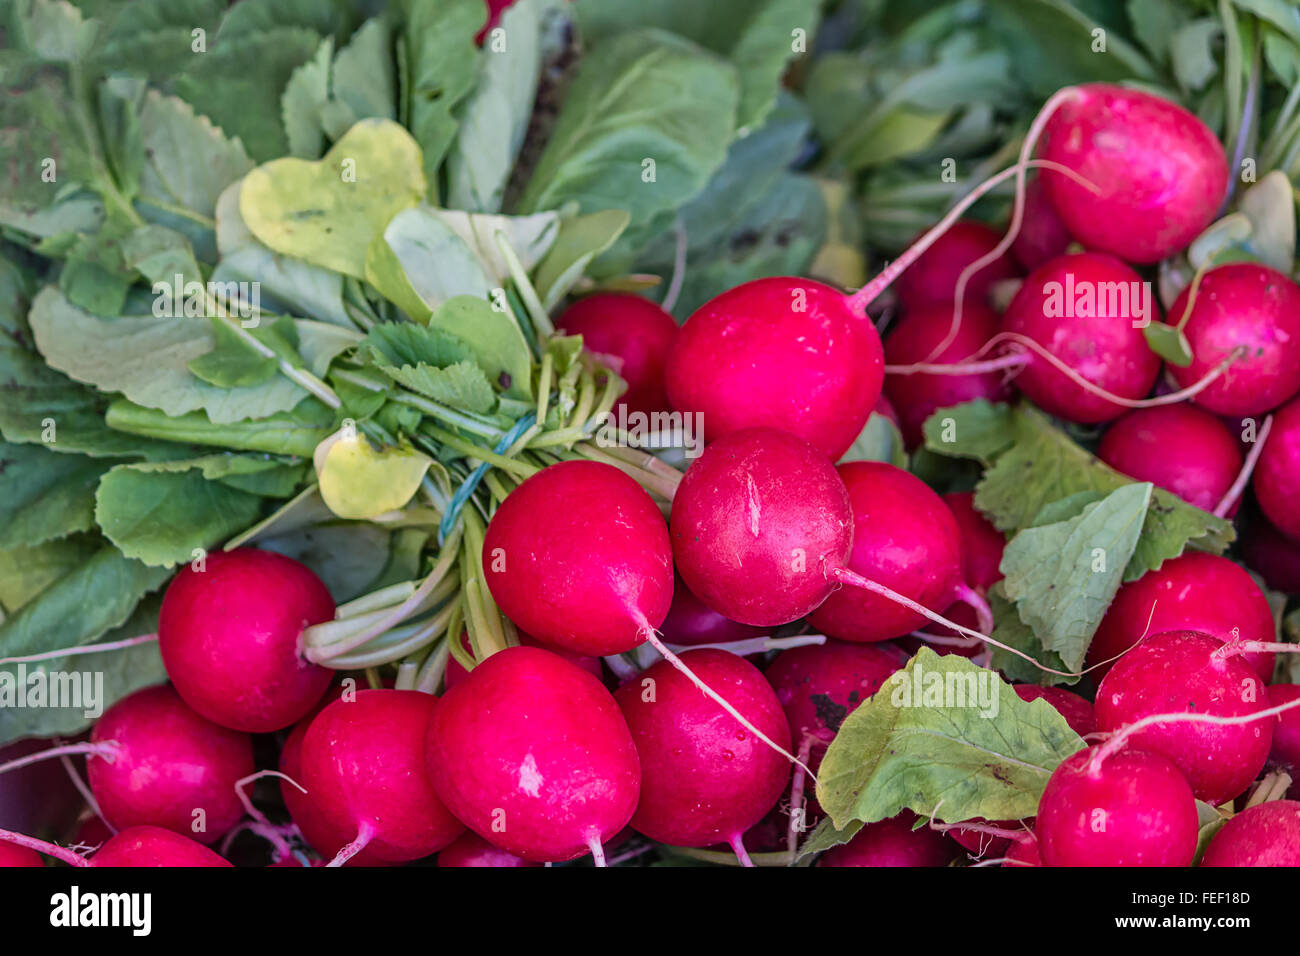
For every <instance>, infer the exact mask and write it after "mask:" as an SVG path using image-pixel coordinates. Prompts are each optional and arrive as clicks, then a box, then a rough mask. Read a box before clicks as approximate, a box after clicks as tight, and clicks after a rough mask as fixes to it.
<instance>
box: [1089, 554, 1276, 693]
mask: <svg viewBox="0 0 1300 956" xmlns="http://www.w3.org/2000/svg"><path fill="white" fill-rule="evenodd" d="M1177 630H1192V631H1200V632H1201V633H1203V634H1209V635H1210V636H1211V637H1214V638H1216V639H1218V640H1219V641H1229V640H1234V639H1239V640H1244V641H1252V642H1271V641H1272V640H1273V639H1274V624H1273V610H1272V608H1270V607H1269V604H1268V598H1266V597H1265V596H1264V592H1263V591H1261V590H1260V589H1259V585H1257V584H1256V583H1255V582H1254V581H1253V580H1251V577H1250V575H1249V574H1247V573H1246V572H1245V571H1244V570H1243V569H1242V568H1241V567H1240V566H1239V565H1237V564H1235V563H1233V562H1232V561H1229V560H1228V559H1227V558H1223V557H1220V556H1218V555H1215V554H1207V553H1206V552H1204V551H1188V552H1187V553H1186V554H1184V555H1182V556H1181V557H1177V558H1171V559H1169V560H1168V561H1166V562H1165V563H1164V564H1162V565H1161V566H1160V568H1159V569H1158V570H1155V571H1148V572H1147V573H1146V574H1144V575H1142V577H1140V578H1138V579H1137V580H1136V581H1130V582H1129V583H1128V584H1125V585H1123V586H1122V587H1121V588H1120V589H1119V591H1118V592H1117V593H1116V595H1115V598H1114V599H1113V600H1112V601H1111V603H1110V607H1109V608H1108V609H1107V610H1106V614H1105V616H1104V617H1102V619H1101V624H1100V625H1099V626H1098V627H1097V632H1096V633H1095V634H1094V635H1093V638H1092V643H1091V644H1090V645H1089V646H1088V665H1089V668H1090V669H1091V668H1095V669H1096V670H1095V671H1094V673H1096V674H1097V676H1098V678H1099V679H1100V678H1101V677H1103V676H1105V674H1106V672H1107V671H1108V670H1109V669H1110V668H1111V666H1112V665H1111V664H1109V663H1106V662H1107V661H1111V660H1112V659H1113V658H1116V657H1118V656H1119V655H1120V654H1123V653H1124V652H1125V651H1127V650H1128V649H1129V648H1130V647H1133V646H1134V645H1135V644H1137V642H1138V641H1139V640H1141V639H1142V638H1143V637H1144V636H1145V635H1147V634H1159V633H1160V632H1161V631H1177ZM1234 631H1235V637H1234ZM1245 658H1246V660H1248V661H1249V662H1250V663H1251V664H1253V665H1254V667H1255V669H1256V670H1257V671H1258V672H1259V674H1260V676H1261V677H1263V678H1265V679H1266V680H1271V679H1272V676H1273V655H1272V654H1270V653H1267V652H1263V653H1258V652H1257V653H1249V654H1246V655H1245Z"/></svg>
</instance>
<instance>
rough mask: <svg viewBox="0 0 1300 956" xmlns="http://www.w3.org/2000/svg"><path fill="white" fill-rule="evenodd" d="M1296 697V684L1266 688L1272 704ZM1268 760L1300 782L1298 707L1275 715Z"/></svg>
mask: <svg viewBox="0 0 1300 956" xmlns="http://www.w3.org/2000/svg"><path fill="white" fill-rule="evenodd" d="M1297 698H1300V685H1298V684H1272V685H1270V686H1269V688H1268V699H1269V700H1270V701H1272V703H1273V704H1274V706H1277V705H1280V704H1287V703H1290V702H1291V701H1293V700H1296V699H1297ZM1269 760H1270V761H1271V762H1272V763H1275V764H1277V765H1278V766H1280V767H1281V768H1282V769H1283V770H1285V771H1286V772H1287V773H1289V774H1290V775H1291V779H1292V780H1293V781H1294V782H1296V783H1300V709H1297V710H1288V711H1286V712H1285V713H1281V714H1278V715H1277V723H1276V724H1275V725H1274V726H1273V747H1272V750H1270V752H1269ZM1298 789H1300V788H1298ZM1293 792H1296V791H1293Z"/></svg>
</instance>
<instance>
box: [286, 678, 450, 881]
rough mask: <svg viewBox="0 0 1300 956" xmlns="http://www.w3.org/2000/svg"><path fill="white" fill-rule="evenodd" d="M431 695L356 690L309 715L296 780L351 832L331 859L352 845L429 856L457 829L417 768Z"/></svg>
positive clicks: (390, 854) (386, 853)
mask: <svg viewBox="0 0 1300 956" xmlns="http://www.w3.org/2000/svg"><path fill="white" fill-rule="evenodd" d="M434 702H435V698H434V697H433V695H431V694H424V693H420V692H419V691H413V690H363V691H361V692H359V693H358V694H357V695H356V698H355V699H351V700H350V699H347V698H341V699H339V700H336V701H334V702H333V703H331V704H329V705H328V706H327V707H325V709H324V710H322V711H321V712H320V713H319V714H317V715H316V716H315V718H313V719H312V722H311V725H310V726H309V727H308V728H307V733H306V735H305V736H304V737H303V739H302V750H301V753H300V754H299V760H300V762H301V770H302V779H301V780H300V781H299V782H300V783H302V785H303V786H304V787H305V788H306V790H307V795H308V796H309V797H310V798H311V799H312V801H313V802H314V803H315V805H316V806H317V807H318V808H319V810H320V812H321V814H322V815H323V816H324V818H325V819H326V820H327V821H328V822H329V823H330V824H332V825H333V826H334V827H335V828H336V829H338V830H342V831H344V832H351V833H352V834H353V839H352V842H351V843H349V844H348V845H347V846H346V847H344V848H343V849H342V850H341V851H340V852H339V853H338V855H336V856H335V857H334V860H333V861H332V862H331V865H332V866H340V865H342V864H343V863H345V862H346V861H347V860H348V859H349V858H350V857H351V856H352V855H353V854H354V853H355V852H356V851H357V850H360V849H363V848H365V849H370V850H371V851H372V852H373V854H374V856H375V857H376V858H378V859H381V860H386V861H389V862H394V863H400V862H404V861H407V860H418V859H419V858H420V857H424V856H429V855H430V854H431V853H436V852H437V851H438V850H441V849H442V848H443V847H445V846H447V845H448V844H450V843H451V841H452V840H454V839H456V837H458V836H460V834H461V833H462V832H464V829H465V825H464V824H463V823H461V821H460V820H458V819H456V818H455V817H454V816H452V815H451V813H450V812H448V810H447V808H446V807H445V806H443V804H442V802H441V801H440V800H439V799H438V796H437V794H436V793H435V792H434V790H433V787H432V786H431V784H430V782H429V778H428V776H427V775H426V773H425V767H424V735H425V728H426V727H427V726H428V724H429V715H430V713H431V712H432V711H433V709H434Z"/></svg>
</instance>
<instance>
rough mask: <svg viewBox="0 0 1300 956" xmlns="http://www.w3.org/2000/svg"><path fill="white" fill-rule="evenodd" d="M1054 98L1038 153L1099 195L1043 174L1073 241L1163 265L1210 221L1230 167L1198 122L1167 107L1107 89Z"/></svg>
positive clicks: (1082, 89) (1100, 86) (1135, 93)
mask: <svg viewBox="0 0 1300 956" xmlns="http://www.w3.org/2000/svg"><path fill="white" fill-rule="evenodd" d="M1058 97H1060V102H1059V106H1058V107H1057V108H1056V109H1055V110H1054V112H1053V113H1052V114H1051V116H1050V117H1049V119H1048V120H1047V123H1046V125H1045V126H1044V128H1043V130H1044V137H1045V142H1044V144H1043V148H1042V150H1041V153H1042V156H1043V158H1044V159H1047V160H1051V161H1053V162H1055V163H1058V164H1060V165H1061V166H1064V167H1066V168H1068V169H1071V170H1074V172H1075V173H1078V174H1080V175H1081V176H1082V177H1083V178H1085V179H1087V180H1088V181H1089V182H1091V183H1093V184H1094V185H1096V186H1097V187H1098V189H1099V193H1094V192H1091V191H1089V190H1087V189H1085V188H1083V187H1082V186H1080V185H1079V184H1078V183H1077V181H1075V180H1073V179H1071V178H1068V177H1066V176H1063V175H1061V174H1060V173H1058V172H1055V171H1053V170H1050V169H1049V170H1047V171H1045V172H1043V173H1042V174H1041V175H1042V177H1043V184H1044V186H1045V188H1046V192H1047V195H1048V197H1049V198H1050V199H1051V201H1052V205H1053V206H1054V207H1055V209H1056V211H1057V213H1059V215H1060V217H1061V219H1062V221H1063V222H1064V223H1065V225H1066V227H1067V228H1068V229H1069V230H1070V233H1071V234H1072V235H1073V236H1074V237H1075V238H1076V239H1078V240H1079V241H1080V242H1082V243H1083V244H1084V245H1085V246H1087V247H1088V248H1089V249H1096V250H1098V251H1100V252H1107V253H1111V254H1112V255H1115V256H1119V257H1120V258H1122V259H1126V260H1128V261H1129V262H1140V263H1145V262H1158V261H1160V260H1161V259H1164V258H1165V257H1166V256H1170V255H1172V254H1174V253H1175V252H1178V251H1180V250H1182V249H1183V248H1185V247H1186V246H1187V244H1188V243H1190V242H1191V241H1192V240H1193V239H1194V238H1196V237H1197V236H1198V235H1200V233H1201V232H1202V231H1203V230H1204V229H1205V227H1206V226H1208V225H1209V224H1210V221H1211V220H1212V219H1213V218H1214V216H1215V214H1216V213H1217V211H1218V209H1219V206H1220V205H1221V204H1222V202H1223V199H1224V197H1225V196H1226V195H1227V190H1228V164H1227V158H1226V157H1225V156H1224V152H1223V147H1222V146H1221V145H1220V144H1219V141H1218V138H1217V137H1216V136H1215V135H1214V133H1213V132H1212V131H1211V130H1210V128H1209V127H1208V126H1206V125H1205V124H1204V123H1203V122H1201V120H1199V119H1197V117H1196V116H1194V115H1193V114H1191V113H1190V112H1188V111H1187V110H1185V109H1183V108H1182V107H1181V106H1178V105H1176V104H1174V103H1171V102H1170V101H1169V100H1166V99H1163V98H1161V97H1158V96H1153V95H1151V94H1150V93H1144V92H1142V91H1140V90H1133V89H1126V88H1124V87H1119V86H1113V85H1111V84H1106V83H1090V84H1087V85H1084V86H1079V87H1074V88H1071V89H1069V90H1066V91H1062V94H1058ZM1040 115H1041V114H1040Z"/></svg>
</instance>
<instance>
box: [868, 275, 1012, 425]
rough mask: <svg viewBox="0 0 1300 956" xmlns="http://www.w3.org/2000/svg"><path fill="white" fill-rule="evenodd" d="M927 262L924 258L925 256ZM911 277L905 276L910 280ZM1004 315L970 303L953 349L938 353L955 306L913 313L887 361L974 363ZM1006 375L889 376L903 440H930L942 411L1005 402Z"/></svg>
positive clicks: (888, 345)
mask: <svg viewBox="0 0 1300 956" xmlns="http://www.w3.org/2000/svg"><path fill="white" fill-rule="evenodd" d="M922 258H924V257H922ZM908 275H911V273H910V272H907V273H904V278H906V277H907V276H908ZM997 326H998V316H997V313H995V312H994V311H993V310H992V309H990V308H989V307H988V306H986V305H983V304H981V303H975V302H971V303H968V304H967V305H966V306H965V308H964V309H963V311H962V321H961V325H960V326H958V328H957V332H956V334H955V335H954V336H952V337H951V339H950V341H949V342H948V344H947V345H946V346H945V347H943V348H941V349H939V350H938V351H936V347H938V346H940V345H941V344H942V343H943V342H944V339H945V337H947V336H948V333H949V331H950V329H951V328H952V305H951V304H948V305H925V306H921V307H913V308H909V309H908V311H907V312H905V313H904V314H903V317H902V319H900V320H899V321H898V322H896V323H895V324H894V327H893V329H892V330H891V331H890V333H889V335H888V336H886V338H885V361H886V362H887V363H889V365H890V366H895V365H898V366H906V365H910V364H911V363H913V362H922V363H929V362H933V363H940V364H941V363H956V362H960V361H963V360H965V359H969V358H971V357H972V356H974V355H975V354H976V353H977V352H979V351H980V349H982V348H983V347H984V344H985V343H986V342H988V340H989V339H990V338H992V337H993V335H994V333H995V332H996V331H997ZM1004 377H1005V373H1004V372H1003V371H1000V370H996V369H995V370H993V371H988V372H980V373H976V374H971V375H926V374H924V373H921V372H918V373H914V374H905V375H895V374H886V375H885V394H887V395H888V396H889V400H890V402H892V403H893V406H894V408H896V409H897V410H898V415H899V418H900V420H901V423H902V424H901V430H902V432H903V440H904V441H905V442H906V444H907V446H908V447H909V448H915V447H916V446H917V445H920V444H921V443H922V442H923V441H924V437H925V436H924V435H923V434H922V432H921V426H922V425H923V424H925V420H926V419H927V418H929V417H930V415H931V414H933V413H934V412H935V411H936V410H937V409H940V408H948V407H950V406H953V405H960V404H961V403H962V402H966V401H970V400H971V399H974V398H987V399H988V400H989V401H991V402H1000V401H1004V400H1005V399H1006V398H1007V397H1008V395H1009V394H1010V389H1009V388H1008V387H1007V386H1006V385H1005V384H1004V382H1003V379H1004Z"/></svg>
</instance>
